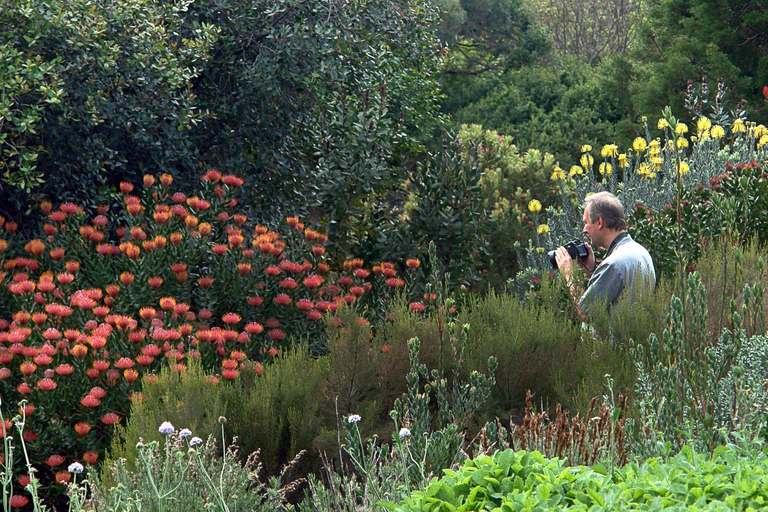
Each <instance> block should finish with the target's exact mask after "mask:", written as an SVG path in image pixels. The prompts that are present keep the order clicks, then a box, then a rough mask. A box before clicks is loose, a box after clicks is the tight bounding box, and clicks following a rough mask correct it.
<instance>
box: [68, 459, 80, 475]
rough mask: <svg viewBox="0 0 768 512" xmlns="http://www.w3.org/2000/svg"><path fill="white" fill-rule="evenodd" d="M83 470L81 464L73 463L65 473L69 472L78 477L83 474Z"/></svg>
mask: <svg viewBox="0 0 768 512" xmlns="http://www.w3.org/2000/svg"><path fill="white" fill-rule="evenodd" d="M83 469H84V468H83V465H82V464H80V463H79V462H73V463H72V464H70V465H69V467H68V468H67V471H69V472H70V473H74V474H76V475H79V474H80V473H82V472H83Z"/></svg>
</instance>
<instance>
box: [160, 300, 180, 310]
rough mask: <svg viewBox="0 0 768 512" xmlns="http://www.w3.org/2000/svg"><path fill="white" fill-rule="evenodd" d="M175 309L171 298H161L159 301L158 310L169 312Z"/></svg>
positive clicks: (174, 301) (174, 303) (174, 302)
mask: <svg viewBox="0 0 768 512" xmlns="http://www.w3.org/2000/svg"><path fill="white" fill-rule="evenodd" d="M175 307H176V299H174V298H173V297H163V298H162V299H160V308H162V310H163V311H171V310H172V309H173V308H175Z"/></svg>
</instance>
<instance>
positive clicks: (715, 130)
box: [709, 125, 725, 139]
mask: <svg viewBox="0 0 768 512" xmlns="http://www.w3.org/2000/svg"><path fill="white" fill-rule="evenodd" d="M709 134H710V135H711V136H712V138H713V139H722V138H723V137H725V130H724V129H723V127H722V126H719V125H715V126H713V127H712V129H711V130H710V131H709Z"/></svg>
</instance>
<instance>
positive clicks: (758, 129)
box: [755, 124, 768, 138]
mask: <svg viewBox="0 0 768 512" xmlns="http://www.w3.org/2000/svg"><path fill="white" fill-rule="evenodd" d="M763 135H768V128H766V127H765V126H763V125H762V124H759V125H757V126H755V138H759V137H762V136H763Z"/></svg>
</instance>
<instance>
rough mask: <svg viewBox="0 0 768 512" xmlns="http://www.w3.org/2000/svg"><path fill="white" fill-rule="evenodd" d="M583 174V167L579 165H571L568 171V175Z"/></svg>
mask: <svg viewBox="0 0 768 512" xmlns="http://www.w3.org/2000/svg"><path fill="white" fill-rule="evenodd" d="M582 174H584V169H582V168H581V166H579V165H572V166H571V170H570V171H568V176H576V175H582Z"/></svg>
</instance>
